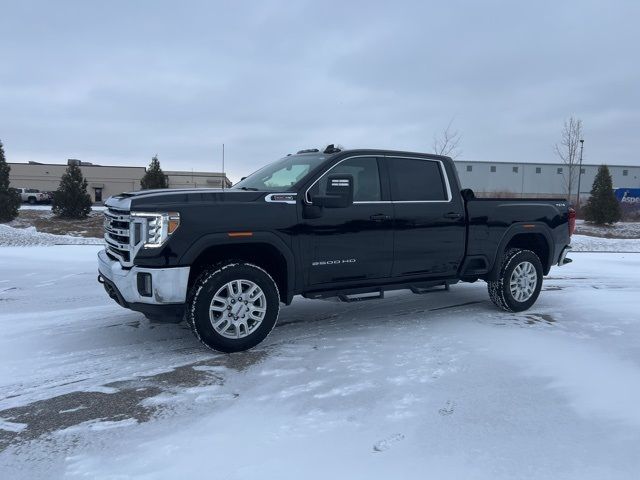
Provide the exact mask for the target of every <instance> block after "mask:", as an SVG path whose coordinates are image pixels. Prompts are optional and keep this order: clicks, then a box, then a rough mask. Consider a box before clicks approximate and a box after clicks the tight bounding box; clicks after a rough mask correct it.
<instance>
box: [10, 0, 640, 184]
mask: <svg viewBox="0 0 640 480" xmlns="http://www.w3.org/2000/svg"><path fill="white" fill-rule="evenodd" d="M639 13H640V7H639V6H637V2H633V1H627V2H584V1H577V0H575V1H569V2H546V1H541V2H534V3H533V4H524V3H521V2H506V1H504V2H502V1H500V2H499V1H485V2H472V1H467V2H461V1H453V2H446V4H445V3H444V2H419V1H415V2H395V3H390V2H349V3H348V4H347V2H311V1H307V2H302V1H301V2H286V1H269V2H260V1H253V2H242V3H233V4H230V3H228V2H220V3H213V2H206V1H199V2H192V1H185V2H180V3H178V2H151V1H148V2H135V3H134V2H125V1H117V2H113V1H112V2H86V1H60V2H45V1H42V2H30V1H23V2H12V3H9V4H6V5H5V6H4V7H3V11H2V17H3V26H2V29H0V138H1V139H2V140H3V141H4V143H5V149H6V151H7V154H8V156H9V159H10V160H17V161H26V160H40V161H57V162H62V161H64V160H65V159H66V158H69V157H75V158H82V159H85V160H89V161H94V162H103V163H109V162H112V163H120V164H137V165H141V164H146V163H147V162H148V160H149V159H150V157H151V156H152V155H153V154H155V153H157V154H158V155H159V156H160V159H161V161H162V163H163V166H164V167H165V168H167V169H191V168H193V169H196V170H198V169H217V168H219V164H220V150H221V147H220V145H221V144H222V142H224V143H225V144H226V147H227V153H228V155H227V160H228V165H229V171H230V174H231V176H232V177H235V178H236V179H237V178H238V177H239V176H241V175H243V174H246V173H248V172H249V171H252V170H254V169H255V168H257V167H258V166H260V165H261V164H263V163H265V162H268V161H270V160H273V159H275V158H277V157H279V156H281V155H283V154H286V153H288V152H291V151H295V150H296V149H299V148H305V147H311V146H321V145H322V144H326V143H331V142H337V143H341V144H344V145H346V146H348V147H385V148H398V149H405V150H419V151H429V150H430V148H431V140H432V136H433V134H434V133H435V132H437V131H438V130H441V129H442V128H443V127H444V126H446V124H447V123H448V122H449V121H450V120H451V118H454V119H455V120H454V125H455V127H456V128H457V129H459V130H460V131H461V133H462V134H463V145H462V148H463V151H464V153H463V156H464V158H468V159H480V160H492V159H494V160H521V161H553V160H554V157H553V144H554V143H555V142H556V141H557V140H558V138H559V133H560V128H561V126H562V122H563V120H564V118H565V117H567V116H569V115H571V114H574V115H578V116H579V117H581V118H582V119H583V121H584V124H585V139H586V142H585V154H586V155H585V157H586V159H588V160H589V161H591V162H594V163H596V162H609V163H627V164H630V163H636V164H637V163H638V157H637V153H636V152H637V151H638V150H639V147H640V140H638V136H637V135H636V132H637V131H638V129H639V127H640V93H639V89H638V88H637V85H638V84H639V80H640V66H639V65H638V62H637V60H636V57H637V45H639V44H640V30H639V29H638V28H637V26H636V24H635V23H636V19H637V18H638V17H639V15H638V14H639Z"/></svg>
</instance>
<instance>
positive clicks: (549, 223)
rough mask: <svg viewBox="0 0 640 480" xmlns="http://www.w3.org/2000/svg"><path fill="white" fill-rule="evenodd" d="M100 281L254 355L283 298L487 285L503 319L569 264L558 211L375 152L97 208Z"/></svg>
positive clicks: (150, 311) (318, 156)
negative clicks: (483, 192)
mask: <svg viewBox="0 0 640 480" xmlns="http://www.w3.org/2000/svg"><path fill="white" fill-rule="evenodd" d="M106 206H107V207H108V208H107V210H106V212H105V241H106V248H105V249H104V250H102V251H101V252H100V253H99V254H98V259H99V277H98V280H99V281H100V282H101V283H103V284H104V287H105V289H106V291H107V293H108V294H109V295H110V296H111V297H112V298H113V299H114V300H115V301H116V302H118V303H119V304H120V305H121V306H123V307H126V308H129V309H132V310H135V311H139V312H142V313H144V314H145V315H147V316H148V317H150V318H158V317H164V318H174V319H175V320H176V321H180V320H181V319H182V318H183V317H184V318H186V321H187V322H188V323H189V325H190V326H191V328H192V329H193V332H194V333H195V335H196V336H197V337H198V338H199V339H200V340H201V341H202V342H203V343H204V344H205V345H207V346H208V347H210V348H212V349H215V350H218V351H222V352H236V351H241V350H246V349H248V348H251V347H253V346H255V345H257V344H258V343H260V342H261V341H262V340H263V339H264V338H265V337H266V336H267V335H268V334H269V332H270V331H271V329H272V328H273V327H274V325H275V324H276V321H277V318H278V313H279V309H280V305H281V304H287V305H288V304H290V303H291V301H292V299H293V297H294V296H296V295H302V296H304V297H307V298H324V297H339V298H340V299H342V300H345V301H356V300H360V299H365V298H367V299H368V298H371V297H382V296H383V295H384V292H385V291H387V290H394V289H411V290H412V291H413V292H415V293H424V292H428V291H432V290H433V289H448V288H449V286H450V285H451V284H454V283H456V282H460V281H462V282H475V281H477V280H479V279H481V280H484V281H486V282H487V284H488V291H489V297H490V298H491V300H492V301H493V303H494V304H495V305H496V306H497V307H498V308H500V309H502V310H506V311H516V312H517V311H522V310H526V309H528V308H529V307H531V306H532V305H533V304H534V303H535V301H536V299H537V298H538V295H539V294H540V289H541V286H542V279H543V276H544V275H546V274H547V273H548V272H549V270H550V269H551V267H552V266H553V265H563V264H565V263H568V262H570V261H571V260H569V259H568V258H566V255H567V252H568V251H569V249H570V236H571V234H572V232H573V229H574V227H575V214H574V213H573V212H572V210H571V209H570V208H569V206H568V204H567V201H566V200H564V199H484V198H483V199H480V198H474V195H473V192H472V191H471V190H463V189H462V188H461V186H460V184H459V180H458V175H457V173H456V169H455V166H454V164H453V161H452V160H451V159H450V158H448V157H444V156H437V155H429V154H423V153H410V152H398V151H386V150H346V151H340V150H339V149H337V148H335V147H333V146H332V145H330V146H329V147H327V148H326V149H325V150H324V151H322V152H321V151H319V150H317V149H312V150H303V151H300V152H298V153H297V154H295V155H288V156H286V157H284V158H282V159H280V160H278V161H276V162H275V163H272V164H270V165H268V166H266V167H264V168H262V169H260V170H258V171H257V172H255V173H253V174H252V175H250V176H248V177H246V178H244V179H243V180H242V181H240V182H239V183H238V184H236V185H235V186H234V187H232V188H230V189H226V190H214V189H197V190H196V189H189V190H153V191H138V192H132V193H123V194H120V195H117V196H114V197H111V198H110V199H108V200H107V202H106Z"/></svg>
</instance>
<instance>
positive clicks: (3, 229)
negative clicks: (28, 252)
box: [0, 224, 104, 247]
mask: <svg viewBox="0 0 640 480" xmlns="http://www.w3.org/2000/svg"><path fill="white" fill-rule="evenodd" d="M102 244H104V240H102V239H101V238H90V237H75V236H71V235H54V234H52V233H43V232H38V231H37V230H36V228H35V227H27V228H14V227H10V226H9V225H3V224H0V247H18V246H20V247H27V246H34V245H41V246H45V245H102Z"/></svg>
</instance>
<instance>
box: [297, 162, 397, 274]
mask: <svg viewBox="0 0 640 480" xmlns="http://www.w3.org/2000/svg"><path fill="white" fill-rule="evenodd" d="M328 174H331V175H333V174H349V175H352V176H353V180H354V203H353V205H351V206H349V207H346V208H326V207H325V208H323V209H322V212H321V214H320V217H319V218H313V219H304V220H303V228H302V235H301V241H302V245H301V247H302V258H303V259H304V270H305V272H306V278H307V284H308V285H309V286H314V285H322V284H329V283H349V282H359V281H360V282H361V281H363V280H365V281H366V280H369V279H376V278H384V277H388V276H390V274H391V265H392V262H393V230H392V226H393V206H392V205H391V203H390V202H389V201H388V198H385V196H386V194H387V192H386V189H384V190H383V188H382V184H381V181H380V179H381V175H380V168H379V165H378V159H377V158H375V157H352V158H347V159H345V160H343V161H341V162H339V163H338V164H336V165H335V166H333V167H332V168H330V169H329V170H328V171H327V172H325V174H324V175H323V176H322V177H320V179H319V180H318V181H317V182H316V183H315V184H314V185H313V186H312V187H311V188H310V189H309V191H308V197H307V198H305V199H303V201H308V200H312V198H313V196H314V195H324V194H325V192H326V184H327V175H328ZM303 208H305V207H304V206H303Z"/></svg>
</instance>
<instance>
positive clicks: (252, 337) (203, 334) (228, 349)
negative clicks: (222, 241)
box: [186, 262, 280, 353]
mask: <svg viewBox="0 0 640 480" xmlns="http://www.w3.org/2000/svg"><path fill="white" fill-rule="evenodd" d="M236 280H242V281H248V282H252V283H254V284H255V285H257V286H258V287H260V289H261V290H262V293H264V301H265V302H266V305H265V308H266V312H264V314H263V317H262V320H261V322H260V323H259V324H257V326H255V327H254V328H255V329H254V330H253V331H251V332H249V333H248V334H246V336H243V337H241V338H228V337H226V336H223V335H222V334H221V333H219V332H218V331H216V329H215V328H214V326H213V324H212V320H211V317H210V312H211V305H212V300H213V297H214V295H216V292H218V291H219V290H220V289H221V288H222V287H224V286H225V285H227V284H228V283H229V282H233V281H236ZM239 303H241V302H239ZM245 303H246V302H245ZM279 311H280V293H279V292H278V286H277V285H276V282H275V281H274V280H273V278H271V275H269V274H268V273H267V272H266V271H265V270H263V269H262V268H260V267H258V266H256V265H253V264H251V263H244V262H229V263H225V264H221V265H218V266H216V267H213V268H211V269H208V270H205V271H204V272H203V273H202V274H201V275H200V276H199V277H198V279H197V280H196V282H195V283H194V285H193V287H192V288H191V291H190V293H189V298H188V300H187V311H186V320H187V323H188V324H189V326H191V329H192V330H193V333H194V334H195V335H196V337H198V339H199V340H200V341H201V342H202V343H203V344H205V345H206V346H207V347H209V348H211V349H213V350H217V351H219V352H224V353H232V352H241V351H244V350H248V349H250V348H252V347H255V346H256V345H258V344H259V343H260V342H262V341H263V340H264V339H265V338H266V337H267V335H269V333H270V332H271V330H272V329H273V327H274V326H275V324H276V321H277V320H278V314H279ZM218 314H219V315H224V314H225V312H223V313H216V312H214V313H213V314H212V315H218ZM243 318H244V317H243ZM219 319H221V317H218V320H219ZM215 320H216V319H214V321H215ZM249 321H250V320H247V322H249ZM225 325H226V324H225ZM235 328H238V329H239V330H240V331H242V327H234V329H233V330H232V332H235V331H236V330H235ZM245 328H246V327H245Z"/></svg>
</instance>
